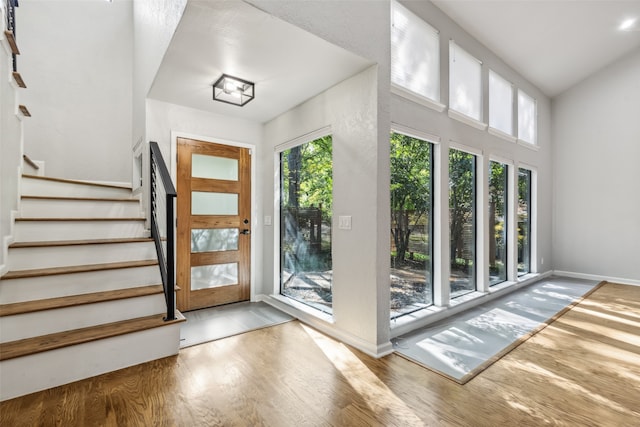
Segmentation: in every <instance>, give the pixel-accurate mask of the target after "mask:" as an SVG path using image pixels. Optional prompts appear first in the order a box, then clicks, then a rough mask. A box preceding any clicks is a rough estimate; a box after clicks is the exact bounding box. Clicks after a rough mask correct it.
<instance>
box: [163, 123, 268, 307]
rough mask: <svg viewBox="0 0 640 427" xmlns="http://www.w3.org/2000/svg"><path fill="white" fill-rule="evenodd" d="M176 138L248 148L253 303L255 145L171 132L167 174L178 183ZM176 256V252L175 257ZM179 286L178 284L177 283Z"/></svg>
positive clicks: (252, 293)
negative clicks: (249, 159) (249, 160)
mask: <svg viewBox="0 0 640 427" xmlns="http://www.w3.org/2000/svg"><path fill="white" fill-rule="evenodd" d="M178 138H187V139H195V140H198V141H204V142H211V143H214V144H221V145H228V146H231V147H240V148H248V149H249V150H250V153H251V234H250V235H249V238H250V239H251V274H250V278H251V285H250V287H249V289H250V291H249V301H251V302H255V301H256V299H255V295H256V293H255V289H256V268H255V265H256V240H259V239H257V238H256V235H258V234H259V235H260V236H261V235H262V229H261V228H260V227H258V215H257V212H256V210H257V208H256V207H257V204H256V193H257V191H256V189H257V187H256V164H257V163H258V162H257V161H256V158H257V156H256V145H255V144H247V143H245V142H239V141H230V140H228V139H225V138H216V137H214V136H204V135H195V134H192V133H187V132H178V131H173V130H172V131H171V140H170V142H171V153H170V157H169V163H170V165H169V173H170V174H171V179H172V180H173V182H176V183H177V182H178V181H177V179H178V171H177V167H178ZM173 226H174V231H175V232H176V233H177V230H176V225H175V224H174V225H173ZM177 256H178V254H177V252H176V257H177ZM177 285H178V286H179V285H180V284H179V283H177Z"/></svg>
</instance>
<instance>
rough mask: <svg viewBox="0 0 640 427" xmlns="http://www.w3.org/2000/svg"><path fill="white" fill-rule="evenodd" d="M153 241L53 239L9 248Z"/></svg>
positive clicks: (19, 243) (146, 240) (149, 238)
mask: <svg viewBox="0 0 640 427" xmlns="http://www.w3.org/2000/svg"><path fill="white" fill-rule="evenodd" d="M139 242H153V239H152V238H151V237H125V238H119V239H87V240H51V241H42V242H14V243H12V244H10V245H9V248H40V247H50V246H81V245H102V244H110V243H139Z"/></svg>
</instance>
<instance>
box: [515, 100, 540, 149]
mask: <svg viewBox="0 0 640 427" xmlns="http://www.w3.org/2000/svg"><path fill="white" fill-rule="evenodd" d="M521 99H523V100H527V101H531V107H532V110H533V111H532V120H533V129H532V132H533V135H532V139H533V141H529V140H528V139H524V138H522V136H523V131H522V129H523V127H524V126H525V124H524V121H525V118H524V117H523V114H524V113H523V108H521V105H520V104H521ZM517 108H518V117H517V135H518V143H519V144H523V145H528V146H533V147H537V146H538V101H537V100H536V99H535V98H534V97H532V96H531V95H529V94H528V93H526V92H525V91H524V90H522V89H520V88H518V93H517Z"/></svg>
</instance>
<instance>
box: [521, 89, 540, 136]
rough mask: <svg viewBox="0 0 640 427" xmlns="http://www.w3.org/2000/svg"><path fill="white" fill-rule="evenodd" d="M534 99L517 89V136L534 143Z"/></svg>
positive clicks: (535, 121)
mask: <svg viewBox="0 0 640 427" xmlns="http://www.w3.org/2000/svg"><path fill="white" fill-rule="evenodd" d="M536 127H537V120H536V101H535V99H533V98H532V97H530V96H529V95H527V94H526V93H524V92H523V91H521V90H518V138H519V139H521V140H523V141H526V142H529V143H531V144H535V143H536Z"/></svg>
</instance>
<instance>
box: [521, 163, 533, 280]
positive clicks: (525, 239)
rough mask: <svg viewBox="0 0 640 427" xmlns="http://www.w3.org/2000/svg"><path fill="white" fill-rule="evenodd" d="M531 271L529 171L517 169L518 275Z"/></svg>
mask: <svg viewBox="0 0 640 427" xmlns="http://www.w3.org/2000/svg"><path fill="white" fill-rule="evenodd" d="M530 272H531V171H530V170H527V169H522V168H520V169H518V276H522V275H525V274H527V273H530Z"/></svg>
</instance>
